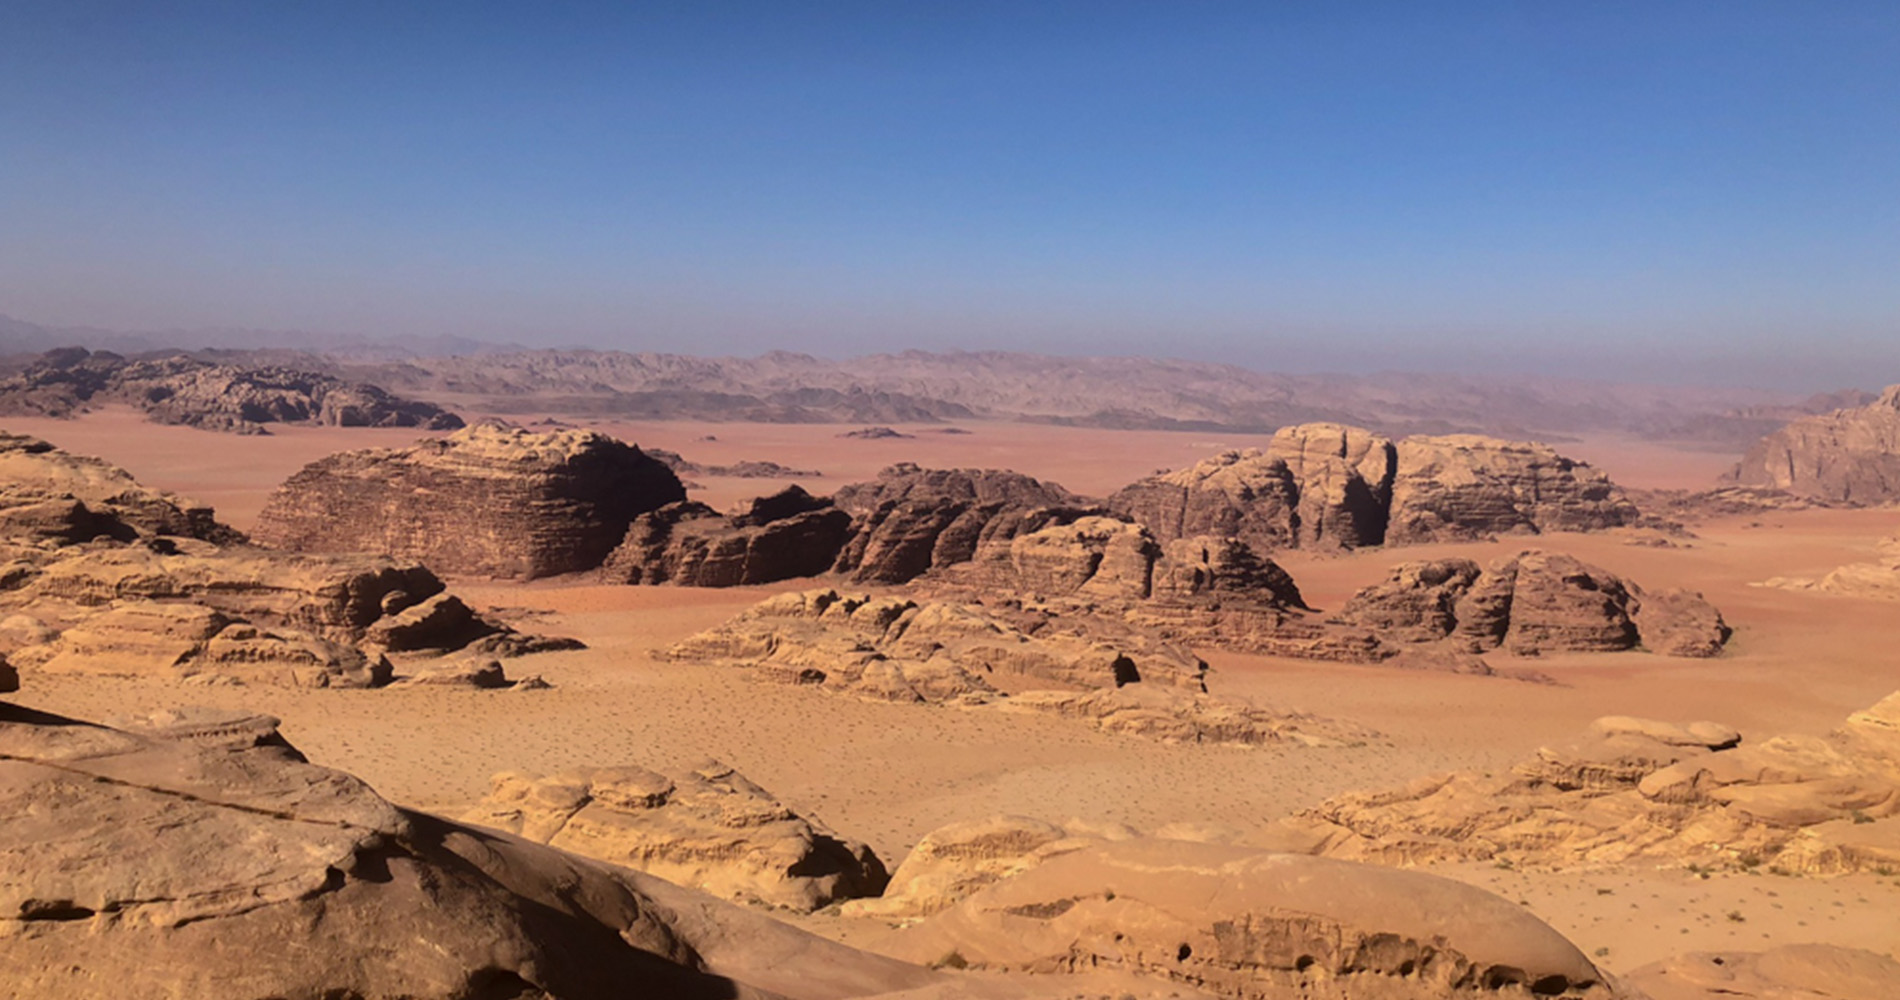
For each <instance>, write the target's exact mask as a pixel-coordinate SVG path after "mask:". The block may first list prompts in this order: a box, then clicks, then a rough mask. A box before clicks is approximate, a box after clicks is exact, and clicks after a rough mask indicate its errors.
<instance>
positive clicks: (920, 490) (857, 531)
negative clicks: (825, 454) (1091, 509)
mask: <svg viewBox="0 0 1900 1000" xmlns="http://www.w3.org/2000/svg"><path fill="white" fill-rule="evenodd" d="M833 501H834V502H835V503H836V504H837V505H838V506H839V507H840V508H842V509H843V510H845V511H846V512H848V513H850V514H851V515H852V518H853V522H852V527H851V537H850V539H849V540H848V541H847V542H846V543H845V547H844V550H843V551H842V552H841V553H840V554H839V556H838V560H837V565H836V567H835V568H836V569H837V570H838V571H839V572H841V573H845V574H848V575H850V577H851V578H852V579H853V580H856V581H858V582H860V583H904V582H907V581H909V580H912V579H915V578H916V577H918V576H920V575H922V574H923V573H925V572H927V571H929V570H930V569H932V568H936V567H943V566H949V565H953V564H955V563H959V562H964V561H966V560H968V559H970V558H971V557H972V556H973V555H974V554H975V553H976V548H977V545H978V543H979V542H981V541H983V540H985V539H995V538H998V537H1007V536H1010V535H1013V534H1016V533H1021V532H1023V531H1029V530H1035V529H1036V528H1040V527H1042V526H1044V525H1046V524H1047V523H1049V521H1050V520H1051V517H1050V515H1049V514H1048V513H1047V511H1048V510H1051V509H1053V510H1057V511H1060V510H1076V509H1078V507H1079V505H1080V504H1081V503H1082V500H1081V498H1080V497H1077V496H1076V495H1075V494H1073V493H1070V492H1069V491H1068V490H1065V489H1063V488H1062V487H1060V486H1057V485H1055V484H1054V483H1044V482H1041V481H1039V480H1036V479H1032V478H1030V477H1028V476H1025V475H1021V474H1020V473H1015V472H1007V471H1003V470H999V469H925V468H921V467H919V466H916V465H912V464H909V463H903V464H899V465H893V466H891V467H889V468H887V469H885V470H883V471H882V472H880V473H878V475H877V478H875V479H873V480H871V481H869V482H864V483H853V484H851V485H849V486H846V487H844V488H842V489H840V490H839V491H838V493H837V495H836V496H835V497H833Z"/></svg>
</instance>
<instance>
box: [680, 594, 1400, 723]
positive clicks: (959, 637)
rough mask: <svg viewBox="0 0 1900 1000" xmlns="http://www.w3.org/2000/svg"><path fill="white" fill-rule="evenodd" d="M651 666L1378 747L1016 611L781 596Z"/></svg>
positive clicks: (1133, 649)
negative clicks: (1233, 697)
mask: <svg viewBox="0 0 1900 1000" xmlns="http://www.w3.org/2000/svg"><path fill="white" fill-rule="evenodd" d="M657 655H661V656H665V657H667V658H670V659H676V660H690V661H695V662H704V663H712V664H721V665H727V666H738V667H744V668H746V669H749V670H750V671H752V674H753V676H755V677H758V678H760V679H762V680H769V681H774V682H778V683H785V684H809V685H815V686H819V687H822V688H824V689H826V690H830V691H837V692H841V693H846V694H851V695H855V696H858V697H863V698H872V699H877V700H885V701H897V702H910V703H933V704H951V705H961V706H970V707H974V706H981V705H994V706H996V707H998V708H1002V709H1005V710H1009V711H1035V712H1046V713H1050V714H1055V715H1059V716H1063V717H1066V718H1073V719H1077V720H1080V721H1083V722H1086V723H1088V724H1091V725H1094V726H1096V727H1097V728H1101V729H1103V730H1105V731H1109V732H1114V733H1121V734H1128V735H1137V736H1145V737H1149V738H1153V739H1161V740H1167V741H1175V742H1209V743H1213V742H1218V743H1234V744H1240V745H1253V744H1261V743H1279V742H1296V743H1304V744H1336V743H1349V742H1357V741H1362V740H1364V739H1367V738H1369V736H1370V735H1372V734H1371V733H1370V731H1368V730H1365V729H1363V728H1361V727H1358V726H1354V725H1351V724H1349V723H1343V722H1339V721H1337V720H1331V719H1323V718H1318V717H1314V716H1307V715H1302V714H1297V713H1286V712H1280V711H1275V710H1271V709H1266V708H1261V707H1256V706H1253V705H1249V704H1245V703H1241V702H1234V701H1230V700H1226V699H1222V698H1217V697H1214V696H1210V695H1207V694H1206V693H1204V691H1203V688H1204V686H1205V685H1204V683H1203V679H1202V678H1203V675H1204V674H1205V672H1206V669H1207V666H1206V664H1205V663H1203V662H1202V661H1201V660H1199V659H1198V658H1196V657H1194V656H1192V655H1191V654H1188V653H1185V652H1183V651H1181V650H1180V649H1177V648H1175V647H1173V646H1170V645H1168V644H1166V643H1163V642H1159V641H1156V640H1155V639H1154V638H1153V637H1152V636H1150V635H1148V634H1146V633H1145V632H1142V631H1140V630H1136V629H1129V628H1126V627H1122V626H1119V625H1117V624H1116V623H1115V622H1114V621H1112V620H1110V619H1106V618H1100V617H1088V616H1074V615H1060V614H1053V613H1051V612H1049V611H1047V610H1041V609H1038V608H1034V607H1028V606H1023V605H997V606H984V605H975V604H964V603H959V602H954V601H924V602H918V601H913V600H909V599H905V598H898V597H871V596H868V595H844V594H840V593H839V592H837V591H835V590H814V591H806V592H803V593H793V594H781V595H779V596H778V597H774V598H770V599H768V600H766V601H763V602H761V603H760V604H758V605H756V606H754V607H753V608H751V609H750V610H748V611H746V612H744V613H742V614H740V615H739V616H738V617H736V618H734V619H732V620H731V621H729V622H727V623H725V624H724V625H721V626H718V627H717V628H713V629H710V630H708V631H705V632H701V633H699V634H698V635H695V636H692V637H689V638H687V639H685V640H682V641H681V642H679V643H676V644H675V645H673V646H672V647H670V648H668V649H666V650H663V651H658V653H657Z"/></svg>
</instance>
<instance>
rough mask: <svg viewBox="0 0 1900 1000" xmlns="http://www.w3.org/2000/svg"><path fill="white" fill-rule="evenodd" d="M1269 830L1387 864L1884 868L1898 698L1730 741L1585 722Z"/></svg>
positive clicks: (1899, 831)
mask: <svg viewBox="0 0 1900 1000" xmlns="http://www.w3.org/2000/svg"><path fill="white" fill-rule="evenodd" d="M1281 832H1282V833H1283V834H1284V835H1285V839H1284V840H1280V841H1275V843H1278V844H1280V845H1281V846H1288V847H1291V846H1296V845H1297V846H1300V847H1301V848H1302V849H1305V850H1309V851H1311V852H1313V853H1319V854H1325V855H1328V856H1332V857H1341V858H1349V859H1357V860H1376V861H1380V862H1384V863H1394V864H1415V863H1424V862H1430V861H1437V860H1450V859H1465V860H1473V859H1480V860H1493V859H1496V860H1500V861H1507V862H1510V863H1512V864H1515V865H1528V866H1533V867H1547V868H1574V867H1588V866H1594V865H1609V864H1617V863H1621V862H1625V861H1630V860H1633V859H1644V860H1654V861H1660V862H1667V863H1674V864H1683V865H1699V866H1703V867H1716V868H1744V869H1748V868H1755V867H1757V866H1766V867H1768V868H1771V869H1776V870H1781V871H1789V872H1811V873H1821V874H1830V873H1839V872H1849V871H1862V870H1873V869H1879V868H1890V867H1894V866H1900V692H1897V693H1895V694H1894V695H1891V696H1889V697H1887V698H1886V699H1884V700H1882V701H1881V702H1880V703H1879V704H1877V705H1875V706H1873V707H1872V708H1870V709H1868V710H1867V711H1864V712H1857V713H1855V714H1854V715H1852V716H1850V717H1849V718H1848V720H1847V723H1846V724H1845V725H1844V726H1842V727H1841V728H1840V729H1839V730H1837V731H1836V732H1834V733H1833V734H1832V735H1830V736H1828V737H1825V738H1815V737H1803V736H1777V737H1773V738H1770V739H1766V740H1760V741H1752V742H1747V743H1743V742H1741V740H1740V737H1739V736H1738V735H1737V734H1736V733H1735V732H1734V731H1733V730H1731V729H1728V728H1727V727H1725V726H1720V725H1717V724H1714V723H1706V722H1703V723H1693V724H1689V725H1676V724H1670V723H1663V722H1655V721H1650V720H1643V719H1630V718H1623V717H1615V718H1606V719H1599V720H1597V722H1596V723H1594V724H1593V725H1592V726H1591V728H1590V730H1589V731H1588V732H1587V733H1585V734H1584V736H1583V737H1582V738H1580V739H1578V740H1576V741H1574V742H1573V743H1570V744H1567V745H1563V746H1558V747H1554V748H1545V749H1542V750H1539V751H1538V752H1537V753H1536V755H1534V756H1533V757H1531V758H1529V759H1527V760H1525V761H1523V762H1521V763H1519V764H1518V765H1517V766H1516V767H1515V768H1513V770H1512V771H1511V772H1510V773H1508V774H1499V775H1496V776H1485V775H1481V774H1475V773H1468V772H1459V773H1455V774H1448V775H1439V776H1435V777H1431V778H1426V779H1421V780H1420V781H1417V782H1413V783H1412V784H1410V785H1407V786H1405V787H1403V788H1398V789H1393V790H1390V791H1384V792H1372V793H1354V794H1349V795H1342V796H1339V797H1337V798H1334V799H1331V800H1328V801H1327V802H1325V803H1323V804H1321V805H1320V806H1318V807H1315V808H1314V809H1311V810H1308V811H1306V812H1305V813H1302V814H1301V815H1300V816H1298V817H1295V818H1294V819H1292V820H1289V821H1286V822H1285V823H1284V824H1282V827H1281Z"/></svg>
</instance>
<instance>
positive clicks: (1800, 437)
mask: <svg viewBox="0 0 1900 1000" xmlns="http://www.w3.org/2000/svg"><path fill="white" fill-rule="evenodd" d="M1727 478H1728V479H1729V480H1730V481H1731V482H1734V483H1737V484H1739V485H1742V486H1758V487H1767V488H1771V489H1777V490H1783V491H1786V492H1788V493H1793V494H1796V495H1798V496H1806V497H1817V498H1820V499H1823V500H1830V501H1835V502H1839V503H1850V504H1878V503H1886V502H1888V501H1891V500H1900V385H1896V386H1889V387H1888V388H1887V391H1885V392H1883V393H1881V395H1880V398H1879V399H1876V400H1874V401H1873V402H1872V403H1869V404H1867V405H1865V406H1858V407H1851V408H1849V409H1844V410H1836V411H1834V412H1832V413H1827V414H1822V415H1819V416H1812V417H1803V418H1801V419H1799V420H1796V421H1794V422H1793V423H1791V424H1789V425H1788V426H1786V427H1783V428H1782V429H1781V430H1778V431H1776V432H1774V433H1773V434H1770V435H1768V436H1767V437H1765V438H1762V439H1761V440H1760V441H1757V442H1756V443H1755V445H1754V447H1752V448H1750V449H1748V453H1747V454H1746V455H1744V456H1743V457H1742V461H1741V463H1740V464H1738V465H1737V466H1736V467H1735V468H1734V469H1733V470H1731V471H1730V472H1729V474H1728V477H1727Z"/></svg>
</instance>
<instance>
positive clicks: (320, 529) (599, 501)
mask: <svg viewBox="0 0 1900 1000" xmlns="http://www.w3.org/2000/svg"><path fill="white" fill-rule="evenodd" d="M684 499H686V491H685V489H684V488H683V487H681V485H680V482H679V479H678V477H676V476H674V475H673V472H672V470H670V469H668V468H667V467H666V466H664V465H662V464H661V463H659V462H658V461H655V460H654V459H652V458H649V457H647V456H646V455H645V454H642V453H641V451H640V449H638V448H636V447H633V446H631V445H627V444H623V443H621V442H619V441H616V440H614V439H612V438H610V437H607V436H605V435H602V434H597V433H594V432H591V431H573V430H563V431H552V432H548V433H539V434H537V433H534V432H531V431H527V430H524V429H522V428H518V427H506V426H500V425H496V424H489V423H484V424H479V425H476V426H473V427H468V428H465V429H463V430H460V431H457V432H456V433H454V434H452V435H450V436H449V437H447V438H443V439H441V440H431V441H422V442H419V443H417V444H415V445H413V446H411V447H408V448H401V449H385V448H374V449H367V450H364V451H351V452H344V453H341V454H337V455H332V456H330V457H329V458H325V459H322V460H320V461H316V462H312V463H311V464H310V465H307V466H305V467H304V468H303V470H302V471H301V472H298V473H297V474H296V475H293V476H291V477H290V479H289V480H287V481H286V482H285V483H284V484H283V485H282V486H280V487H278V489H277V491H276V492H275V493H273V494H272V495H271V498H270V502H269V503H268V504H267V505H266V507H265V508H264V511H263V513H262V514H261V515H259V517H258V523H257V530H256V532H255V533H254V534H255V536H256V537H257V539H258V540H259V541H260V542H262V543H264V544H266V545H271V546H274V547H277V548H280V549H285V550H289V551H293V552H358V553H360V552H367V553H376V554H384V555H391V556H395V557H397V558H402V559H418V560H421V561H423V562H425V563H427V564H428V565H429V566H431V567H433V568H434V569H436V570H438V571H440V572H444V573H465V574H470V575H476V576H488V577H503V578H512V579H533V578H536V577H543V576H552V575H555V574H559V573H573V572H579V571H582V570H590V569H594V568H596V567H598V566H599V565H600V564H601V562H602V561H603V560H604V559H606V557H607V554H608V553H609V552H611V551H613V549H614V547H615V546H617V545H619V544H620V542H621V541H622V539H623V538H625V537H626V534H627V527H628V525H630V524H631V523H632V522H633V519H634V518H636V517H638V516H639V515H641V514H644V513H646V512H648V511H652V510H657V509H659V508H660V507H663V506H665V505H667V504H669V503H674V502H676V501H680V500H684Z"/></svg>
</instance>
